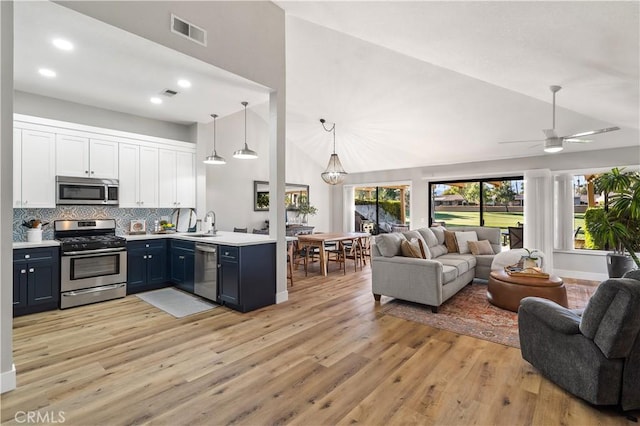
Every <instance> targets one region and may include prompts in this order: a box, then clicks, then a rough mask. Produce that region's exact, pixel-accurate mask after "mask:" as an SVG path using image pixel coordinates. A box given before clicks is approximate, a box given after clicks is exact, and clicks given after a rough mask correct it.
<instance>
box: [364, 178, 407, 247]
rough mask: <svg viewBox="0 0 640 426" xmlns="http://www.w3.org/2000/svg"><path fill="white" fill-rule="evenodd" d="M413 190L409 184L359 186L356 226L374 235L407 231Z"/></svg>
mask: <svg viewBox="0 0 640 426" xmlns="http://www.w3.org/2000/svg"><path fill="white" fill-rule="evenodd" d="M410 192H411V191H410V187H409V185H389V186H362V187H356V188H355V190H354V204H355V206H354V207H355V224H354V229H355V230H356V231H358V232H370V233H372V234H374V235H376V234H380V233H386V232H394V231H401V230H408V229H409V223H410V214H409V211H410V209H409V207H410V196H411V194H410Z"/></svg>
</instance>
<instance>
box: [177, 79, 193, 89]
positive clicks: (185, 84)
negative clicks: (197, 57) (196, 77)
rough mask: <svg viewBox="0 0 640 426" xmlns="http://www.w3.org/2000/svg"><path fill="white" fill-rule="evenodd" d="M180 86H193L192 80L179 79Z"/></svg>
mask: <svg viewBox="0 0 640 426" xmlns="http://www.w3.org/2000/svg"><path fill="white" fill-rule="evenodd" d="M178 86H180V87H184V88H185V89H186V88H189V87H191V82H190V81H189V80H185V79H180V80H178Z"/></svg>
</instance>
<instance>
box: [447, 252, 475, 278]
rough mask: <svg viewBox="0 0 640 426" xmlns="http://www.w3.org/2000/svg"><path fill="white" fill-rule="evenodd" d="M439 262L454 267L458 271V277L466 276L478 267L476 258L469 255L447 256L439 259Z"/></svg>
mask: <svg viewBox="0 0 640 426" xmlns="http://www.w3.org/2000/svg"><path fill="white" fill-rule="evenodd" d="M438 262H440V263H442V264H443V265H447V266H453V267H455V268H456V269H457V270H458V275H461V274H464V273H465V272H467V271H468V270H469V269H472V268H474V267H475V266H476V263H475V258H474V257H473V256H469V255H463V256H461V255H458V256H455V255H451V254H447V255H444V256H441V257H439V258H438Z"/></svg>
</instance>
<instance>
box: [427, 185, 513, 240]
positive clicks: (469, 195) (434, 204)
mask: <svg viewBox="0 0 640 426" xmlns="http://www.w3.org/2000/svg"><path fill="white" fill-rule="evenodd" d="M429 205H430V206H431V208H430V212H431V216H430V218H429V219H430V223H431V224H433V223H436V222H437V223H440V224H443V225H448V226H480V225H481V226H488V227H493V228H500V229H501V230H502V233H503V235H505V238H504V239H503V243H504V244H505V245H507V244H508V240H507V237H506V235H508V228H509V227H510V226H522V225H523V224H524V211H523V209H524V181H523V177H522V176H516V177H508V178H505V177H502V178H490V179H471V180H460V181H450V182H430V183H429Z"/></svg>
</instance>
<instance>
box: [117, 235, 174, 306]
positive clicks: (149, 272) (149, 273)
mask: <svg viewBox="0 0 640 426" xmlns="http://www.w3.org/2000/svg"><path fill="white" fill-rule="evenodd" d="M167 285H169V280H168V279H167V242H166V240H141V241H131V242H129V243H128V244H127V294H133V293H139V292H141V291H147V290H154V289H157V288H161V287H166V286H167Z"/></svg>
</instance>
